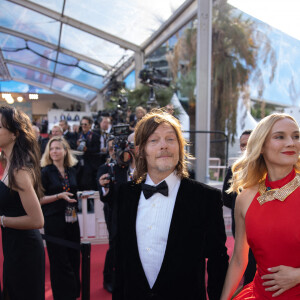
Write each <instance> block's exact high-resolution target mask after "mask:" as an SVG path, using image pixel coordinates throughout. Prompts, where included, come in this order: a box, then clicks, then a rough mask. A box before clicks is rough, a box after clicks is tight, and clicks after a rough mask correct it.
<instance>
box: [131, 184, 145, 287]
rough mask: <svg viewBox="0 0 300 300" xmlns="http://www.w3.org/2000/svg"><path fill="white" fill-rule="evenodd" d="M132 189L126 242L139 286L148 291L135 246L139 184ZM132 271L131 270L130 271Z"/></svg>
mask: <svg viewBox="0 0 300 300" xmlns="http://www.w3.org/2000/svg"><path fill="white" fill-rule="evenodd" d="M132 185H133V186H134V188H133V189H132V190H131V191H132V192H131V194H130V203H131V206H130V216H129V220H130V227H129V228H130V239H129V240H128V242H129V243H130V245H131V246H132V253H131V254H132V256H133V258H134V260H135V262H136V264H135V268H134V271H135V272H136V273H137V274H136V275H137V278H139V280H140V281H139V284H142V285H144V287H145V288H147V289H149V288H150V286H149V283H148V280H147V278H146V275H145V272H144V268H143V265H142V262H141V259H140V255H139V249H138V244H137V236H136V217H137V209H138V205H139V200H140V196H141V184H134V183H132ZM131 271H132V270H131Z"/></svg>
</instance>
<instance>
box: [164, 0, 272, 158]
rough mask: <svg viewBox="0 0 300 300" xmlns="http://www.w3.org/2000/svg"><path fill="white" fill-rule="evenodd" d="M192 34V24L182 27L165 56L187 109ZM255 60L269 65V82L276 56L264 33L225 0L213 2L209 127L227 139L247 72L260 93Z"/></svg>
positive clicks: (232, 133)
mask: <svg viewBox="0 0 300 300" xmlns="http://www.w3.org/2000/svg"><path fill="white" fill-rule="evenodd" d="M196 34H197V33H196V28H195V26H194V27H192V28H188V29H186V30H185V32H184V34H183V35H182V36H181V37H180V38H179V40H178V42H177V44H176V45H175V48H174V50H173V51H170V52H169V53H168V55H167V60H168V62H169V67H170V69H171V72H172V74H173V78H174V80H175V81H176V82H177V86H178V88H179V89H180V91H181V92H182V93H183V94H184V95H185V96H187V97H189V99H190V105H191V108H193V107H194V101H195V97H194V89H195V83H196ZM259 60H260V61H262V62H263V64H267V63H268V64H271V73H270V81H272V80H273V77H274V73H275V69H276V55H275V52H274V51H273V49H272V47H271V43H270V41H269V39H268V38H267V36H266V35H265V34H263V33H262V32H261V31H259V30H257V29H256V24H255V23H254V21H251V20H250V19H247V18H245V16H244V15H243V14H241V13H239V14H238V13H237V10H236V9H234V8H233V7H232V6H230V5H229V4H227V2H226V1H225V0H220V1H215V2H214V6H213V16H212V82H211V83H212V93H211V95H212V96H211V130H221V131H224V132H227V134H228V135H229V136H230V139H231V141H234V136H235V134H236V110H237V101H238V99H239V97H240V95H241V93H242V92H245V91H246V90H247V87H248V83H249V78H250V75H254V76H253V77H254V78H256V80H258V83H259V84H258V86H259V89H260V90H259V94H262V92H263V89H264V81H263V77H262V76H261V74H262V73H261V70H260V68H259V66H258V64H257V62H258V61H259ZM178 74H180V75H178ZM191 113H192V112H191V111H190V112H189V114H190V115H191ZM191 128H193V126H192V124H191ZM216 148H217V150H215V151H217V152H218V153H216V152H215V151H214V152H215V153H213V154H211V155H217V156H218V157H223V153H224V151H223V149H222V147H219V146H218V147H216ZM212 150H213V149H212Z"/></svg>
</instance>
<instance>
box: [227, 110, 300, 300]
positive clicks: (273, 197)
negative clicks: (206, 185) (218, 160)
mask: <svg viewBox="0 0 300 300" xmlns="http://www.w3.org/2000/svg"><path fill="white" fill-rule="evenodd" d="M299 152H300V141H299V126H298V124H297V122H296V121H295V119H294V118H292V117H291V116H289V115H286V114H272V115H270V116H268V117H266V118H264V119H262V120H261V121H260V122H259V123H258V124H257V126H256V128H255V129H254V130H253V132H252V133H251V135H250V138H249V140H248V144H247V148H246V152H245V153H244V154H243V156H242V157H241V158H240V159H239V160H238V161H237V162H235V163H234V164H233V167H232V170H233V183H232V186H231V187H230V189H229V192H232V191H235V192H237V193H239V195H238V197H237V199H236V205H235V222H236V235H235V245H234V252H233V256H232V259H231V261H230V265H229V268H228V272H227V275H226V280H225V284H224V288H223V292H222V296H221V300H228V299H231V297H232V295H233V293H234V292H235V290H236V288H237V286H238V284H239V282H240V280H241V277H242V275H243V273H244V270H245V268H246V265H247V259H248V249H249V246H250V248H251V249H252V251H253V254H254V257H255V260H256V262H257V272H256V275H255V277H254V280H253V281H252V282H251V283H249V284H248V285H246V286H245V287H244V289H243V290H242V291H241V293H240V294H238V295H237V296H236V297H235V298H234V299H236V300H242V299H247V300H251V299H253V300H254V299H257V300H258V299H264V300H266V299H274V297H276V299H278V300H279V299H282V300H283V299H289V300H296V299H300V284H299V283H300V255H299V253H300V223H299V212H300V175H299V172H300V159H299ZM240 189H242V192H240ZM248 244H249V246H248Z"/></svg>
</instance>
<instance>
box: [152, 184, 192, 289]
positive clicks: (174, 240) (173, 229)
mask: <svg viewBox="0 0 300 300" xmlns="http://www.w3.org/2000/svg"><path fill="white" fill-rule="evenodd" d="M185 186H186V180H185V179H182V180H181V183H180V187H179V190H178V193H177V197H176V201H175V206H174V210H173V215H172V219H171V224H170V229H169V234H168V241H167V245H166V251H165V255H164V259H163V262H162V265H161V268H160V271H159V273H158V276H157V278H156V281H155V284H154V286H153V288H155V287H156V285H158V284H159V279H160V278H161V277H165V276H170V274H169V273H168V260H169V258H170V257H171V256H172V253H174V249H176V247H179V246H180V245H185V243H186V241H185V240H184V235H179V234H178V231H179V228H178V224H184V219H185V218H186V215H185V214H184V210H185V209H184V208H185V206H186V205H185V201H184V198H185V196H186V192H187V190H186V188H185ZM182 219H183V220H182Z"/></svg>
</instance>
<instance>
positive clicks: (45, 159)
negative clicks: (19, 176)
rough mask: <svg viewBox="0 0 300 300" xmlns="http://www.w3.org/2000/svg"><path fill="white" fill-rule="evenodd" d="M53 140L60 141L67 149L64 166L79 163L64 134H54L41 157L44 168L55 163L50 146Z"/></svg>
mask: <svg viewBox="0 0 300 300" xmlns="http://www.w3.org/2000/svg"><path fill="white" fill-rule="evenodd" d="M53 142H60V143H61V144H62V146H63V148H64V149H65V151H66V155H65V159H64V167H65V168H66V167H67V168H69V167H73V166H75V165H76V164H77V159H76V158H75V157H74V156H73V154H72V153H71V148H70V145H69V143H68V142H67V141H66V140H65V139H64V138H63V137H62V136H54V137H53V138H51V139H50V140H49V142H48V143H47V146H46V149H45V152H44V154H43V156H42V159H41V167H42V168H43V167H46V166H48V165H52V164H53V160H52V159H51V157H50V146H51V144H52V143H53Z"/></svg>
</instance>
